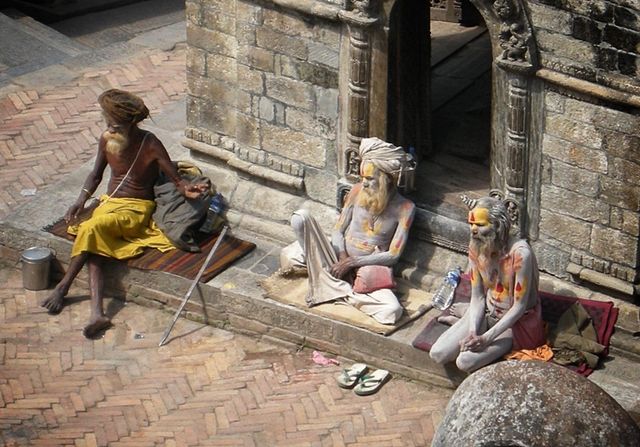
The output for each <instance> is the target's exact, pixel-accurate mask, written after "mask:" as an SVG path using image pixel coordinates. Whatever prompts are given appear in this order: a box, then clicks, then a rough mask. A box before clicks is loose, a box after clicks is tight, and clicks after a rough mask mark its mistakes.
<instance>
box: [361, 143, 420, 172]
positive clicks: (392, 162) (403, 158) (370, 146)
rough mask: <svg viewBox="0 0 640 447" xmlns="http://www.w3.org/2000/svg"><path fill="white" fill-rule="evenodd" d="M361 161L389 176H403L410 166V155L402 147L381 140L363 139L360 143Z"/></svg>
mask: <svg viewBox="0 0 640 447" xmlns="http://www.w3.org/2000/svg"><path fill="white" fill-rule="evenodd" d="M359 155H360V160H361V162H362V163H365V162H370V163H372V164H373V165H374V166H375V167H376V168H378V169H379V170H381V171H383V172H386V173H387V174H391V175H397V174H401V173H402V171H404V170H405V169H406V168H407V167H408V164H409V155H408V154H407V153H406V152H405V151H404V149H402V147H400V146H394V145H393V144H391V143H387V142H385V141H382V140H381V139H380V138H376V137H373V138H363V139H362V141H361V142H360V151H359Z"/></svg>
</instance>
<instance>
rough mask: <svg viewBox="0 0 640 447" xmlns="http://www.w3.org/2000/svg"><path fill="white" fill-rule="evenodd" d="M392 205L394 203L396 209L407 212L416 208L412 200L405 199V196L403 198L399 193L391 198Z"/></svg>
mask: <svg viewBox="0 0 640 447" xmlns="http://www.w3.org/2000/svg"><path fill="white" fill-rule="evenodd" d="M392 203H394V204H395V205H396V206H397V207H398V208H401V209H403V210H407V211H413V210H414V209H415V207H416V205H415V203H413V200H411V199H407V198H406V197H405V196H403V195H402V194H400V193H399V192H398V193H396V194H395V196H394V197H393V200H392Z"/></svg>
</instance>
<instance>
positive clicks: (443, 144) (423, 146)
mask: <svg viewBox="0 0 640 447" xmlns="http://www.w3.org/2000/svg"><path fill="white" fill-rule="evenodd" d="M403 3H405V2H402V1H398V2H396V6H395V7H394V9H395V8H398V7H399V8H398V10H397V11H393V13H396V14H397V13H404V14H407V13H409V14H412V15H413V17H412V18H406V19H404V20H405V21H404V22H403V21H402V19H398V18H396V17H394V16H393V15H392V17H391V18H392V22H391V27H390V28H391V33H390V50H389V57H390V60H389V90H388V92H389V101H388V103H389V107H390V108H389V113H390V114H391V113H392V112H393V111H398V110H401V111H402V114H401V115H399V116H401V117H406V116H408V117H409V118H408V119H406V118H403V119H405V121H404V122H403V123H399V122H397V121H398V119H397V118H396V119H394V118H392V117H391V116H390V117H389V120H388V123H389V132H388V135H389V141H392V142H394V143H396V144H399V145H402V146H403V147H405V149H408V148H409V147H411V146H412V147H414V148H415V151H416V152H417V156H418V159H419V164H418V169H417V172H416V182H415V191H413V192H412V193H411V194H409V196H410V197H411V198H412V199H413V200H414V201H415V202H416V204H417V205H418V207H419V208H421V209H424V210H428V211H430V212H432V213H434V214H437V215H439V216H444V217H446V218H449V219H453V220H455V221H458V222H466V216H467V209H466V207H465V205H464V204H463V203H462V202H461V201H460V199H459V197H460V195H461V194H467V195H468V196H470V197H473V198H476V197H480V196H483V195H487V194H488V192H489V189H490V177H491V176H490V166H491V97H492V91H491V90H492V71H491V70H492V69H491V67H492V61H493V58H492V51H491V40H490V37H489V33H488V31H487V29H486V26H485V24H484V22H483V21H482V18H481V17H480V15H479V14H478V15H477V17H478V22H477V25H475V24H474V25H473V26H461V25H460V24H458V23H452V22H441V21H428V22H426V26H428V29H427V30H426V31H423V32H421V35H422V36H423V42H424V41H425V40H426V41H427V43H429V36H430V51H429V52H430V64H429V66H428V67H425V68H427V70H425V71H428V72H429V76H427V79H421V80H420V82H421V83H422V84H421V85H427V86H428V88H429V90H428V91H429V96H428V98H427V99H426V100H425V101H422V102H421V103H420V105H424V104H425V103H426V104H427V111H426V112H423V111H422V110H421V109H420V107H419V106H416V105H415V103H416V102H417V100H420V99H421V96H420V92H421V87H420V86H419V85H417V84H416V83H417V82H418V77H417V75H416V74H415V73H414V74H413V79H411V86H412V87H413V91H414V94H413V95H409V97H410V98H411V99H409V100H407V99H406V95H407V94H406V93H405V96H402V95H399V94H398V91H402V89H398V87H397V86H395V85H394V84H393V80H394V79H398V78H400V79H402V78H401V76H400V75H399V74H401V73H402V70H405V71H414V72H415V71H416V70H418V69H421V68H422V67H421V64H416V57H415V54H418V53H419V52H421V51H423V50H422V49H421V48H422V47H421V45H423V44H422V43H415V40H414V43H413V44H409V43H408V42H409V41H408V39H407V40H405V41H403V42H402V43H405V44H406V45H407V46H408V47H409V48H410V49H406V48H404V49H402V50H399V49H397V46H398V43H397V42H395V41H394V40H393V39H394V29H396V30H397V29H399V28H398V27H394V23H393V21H394V19H395V22H396V24H397V25H400V29H403V30H406V29H407V28H411V25H413V27H414V28H415V26H416V25H417V23H416V22H417V20H416V19H415V16H416V15H417V14H416V11H415V8H416V6H415V4H426V5H428V3H426V2H411V3H412V4H413V5H414V6H412V7H407V6H404V7H402V4H403ZM407 3H408V2H407ZM414 34H415V32H414ZM411 52H413V57H411ZM408 53H409V57H408V56H407V54H408ZM403 55H404V57H403ZM411 107H414V110H417V112H413V113H412V112H411V110H407V108H411ZM416 117H420V121H419V122H416V119H415V118H416ZM407 127H409V128H411V127H416V128H417V129H420V130H416V131H414V132H413V134H412V131H411V130H407ZM397 129H400V131H398V130H397ZM418 136H422V137H423V139H422V140H420V139H419V138H417V137H418ZM425 136H426V138H425ZM398 137H400V138H398ZM442 236H445V237H446V235H442Z"/></svg>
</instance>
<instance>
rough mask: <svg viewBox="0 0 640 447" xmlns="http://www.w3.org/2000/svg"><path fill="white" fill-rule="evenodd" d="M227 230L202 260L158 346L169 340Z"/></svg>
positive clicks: (223, 231)
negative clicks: (174, 326)
mask: <svg viewBox="0 0 640 447" xmlns="http://www.w3.org/2000/svg"><path fill="white" fill-rule="evenodd" d="M228 229H229V227H228V226H227V225H225V226H224V228H223V229H222V231H221V232H220V234H219V235H218V239H217V240H216V243H215V244H214V245H213V247H212V248H211V251H210V252H209V254H208V255H207V259H205V260H204V263H203V264H202V267H200V271H199V272H198V274H197V275H196V277H195V279H194V280H193V282H192V283H191V286H190V287H189V290H187V293H186V294H185V295H184V298H182V304H180V307H179V308H178V311H177V312H176V314H175V315H174V316H173V321H172V322H171V324H170V325H169V327H168V328H167V330H166V331H164V335H163V337H162V340H160V343H158V346H162V345H163V344H164V342H165V341H167V338H169V334H170V333H171V329H173V325H174V324H176V321H178V318H179V317H180V313H181V312H182V309H184V306H185V305H186V304H187V301H189V298H190V297H191V294H192V293H193V289H195V288H196V284H198V281H200V278H201V277H202V274H203V273H204V271H205V269H206V268H207V266H208V265H209V262H211V258H213V255H214V253H215V252H216V250H217V249H218V247H219V246H220V242H222V238H224V235H225V234H226V233H227V230H228Z"/></svg>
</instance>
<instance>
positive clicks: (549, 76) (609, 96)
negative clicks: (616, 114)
mask: <svg viewBox="0 0 640 447" xmlns="http://www.w3.org/2000/svg"><path fill="white" fill-rule="evenodd" d="M536 76H538V77H539V78H540V79H543V80H545V81H547V82H550V83H552V84H556V85H559V86H561V87H564V88H567V89H570V90H575V91H577V92H580V93H584V94H587V95H590V96H595V97H596V98H599V99H604V100H606V101H612V102H617V103H620V104H624V105H630V106H632V107H640V96H639V94H640V91H639V90H638V88H636V87H635V86H632V85H627V86H624V87H623V85H621V84H620V83H619V82H617V83H616V85H615V87H616V88H614V87H608V86H606V85H601V84H596V83H593V82H590V81H585V80H584V79H579V78H576V77H574V76H570V75H567V74H564V73H560V72H557V71H554V70H549V69H547V68H542V69H540V70H538V71H537V72H536ZM623 88H626V91H625V90H622V89H623Z"/></svg>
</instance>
